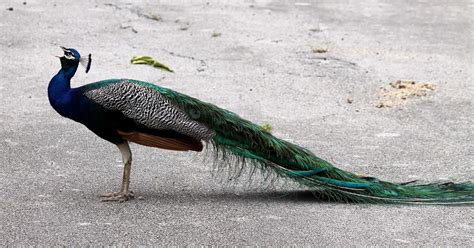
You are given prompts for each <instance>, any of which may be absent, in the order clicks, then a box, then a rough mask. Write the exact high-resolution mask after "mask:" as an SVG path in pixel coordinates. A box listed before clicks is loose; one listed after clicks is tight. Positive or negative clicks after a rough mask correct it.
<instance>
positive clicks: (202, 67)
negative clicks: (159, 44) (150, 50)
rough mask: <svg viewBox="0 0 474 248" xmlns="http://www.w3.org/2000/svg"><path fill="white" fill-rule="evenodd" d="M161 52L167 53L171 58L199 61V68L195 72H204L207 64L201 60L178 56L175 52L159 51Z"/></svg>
mask: <svg viewBox="0 0 474 248" xmlns="http://www.w3.org/2000/svg"><path fill="white" fill-rule="evenodd" d="M161 50H163V51H165V52H167V53H168V54H169V55H171V56H173V57H178V58H184V59H190V60H193V61H199V62H200V63H201V67H199V68H197V71H199V72H201V71H204V70H205V69H206V68H207V63H206V61H204V60H203V59H198V58H196V57H193V56H189V55H183V54H178V53H175V52H172V51H168V50H166V49H161Z"/></svg>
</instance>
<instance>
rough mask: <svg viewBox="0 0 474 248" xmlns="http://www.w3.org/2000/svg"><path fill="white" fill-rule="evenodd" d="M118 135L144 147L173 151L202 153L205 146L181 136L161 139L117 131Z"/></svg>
mask: <svg viewBox="0 0 474 248" xmlns="http://www.w3.org/2000/svg"><path fill="white" fill-rule="evenodd" d="M117 133H118V134H119V135H120V136H121V137H122V138H123V139H125V140H128V141H131V142H134V143H137V144H140V145H144V146H151V147H157V148H161V149H168V150H173V151H197V152H200V151H202V148H203V145H202V143H201V141H199V140H196V139H194V138H192V137H189V136H181V137H176V138H169V137H160V136H156V135H152V134H147V133H141V132H123V131H120V130H117Z"/></svg>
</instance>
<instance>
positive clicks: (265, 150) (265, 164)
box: [137, 82, 474, 204]
mask: <svg viewBox="0 0 474 248" xmlns="http://www.w3.org/2000/svg"><path fill="white" fill-rule="evenodd" d="M137 83H142V82H137ZM143 84H145V83H143ZM146 86H147V87H151V88H153V89H155V90H157V91H159V92H160V93H161V94H163V95H165V96H166V97H168V98H169V99H170V100H172V101H173V102H175V103H176V104H177V105H179V106H180V107H181V108H182V109H183V110H185V111H186V112H187V113H188V114H189V115H190V116H191V117H192V118H193V119H195V120H197V121H199V122H201V123H203V124H205V125H206V126H208V127H209V128H211V129H213V130H214V131H215V132H216V136H215V137H214V139H213V140H212V141H211V143H212V145H213V146H214V148H215V150H216V152H222V153H224V154H226V155H231V156H232V157H236V158H237V159H238V161H240V162H241V163H243V164H254V165H257V166H258V167H259V168H261V169H271V170H273V171H274V172H275V173H277V174H278V175H280V176H283V177H287V178H291V179H293V180H294V181H297V182H299V183H300V184H302V185H305V186H307V187H309V189H311V190H315V191H318V192H319V194H321V195H323V196H326V197H328V198H330V199H334V200H338V201H349V202H364V203H365V202H374V203H377V202H380V203H424V204H464V203H471V204H472V203H474V183H472V182H465V183H457V184H455V183H432V184H414V183H390V182H385V181H381V180H378V179H376V178H371V177H361V176H358V175H355V174H353V173H350V172H346V171H343V170H340V169H338V168H336V167H334V166H333V165H332V164H330V163H329V162H327V161H325V160H323V159H321V158H318V157H317V156H315V155H314V154H313V153H312V152H310V151H309V150H307V149H304V148H302V147H299V146H297V145H294V144H291V143H289V142H287V141H284V140H281V139H278V138H276V137H274V136H273V135H272V134H270V133H269V132H266V131H265V130H264V129H263V128H262V127H260V126H258V125H255V124H253V123H251V122H249V121H247V120H244V119H242V118H240V117H239V116H238V115H236V114H234V113H232V112H230V111H227V110H224V109H221V108H219V107H217V106H215V105H212V104H209V103H205V102H202V101H200V100H198V99H195V98H192V97H189V96H186V95H184V94H181V93H178V92H175V91H172V90H169V89H166V88H162V87H158V86H155V85H150V84H146ZM225 157H228V156H225Z"/></svg>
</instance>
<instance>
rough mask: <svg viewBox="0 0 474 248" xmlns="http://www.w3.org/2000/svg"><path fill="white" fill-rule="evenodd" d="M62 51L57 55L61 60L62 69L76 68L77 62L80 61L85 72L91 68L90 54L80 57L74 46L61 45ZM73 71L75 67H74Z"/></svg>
mask: <svg viewBox="0 0 474 248" xmlns="http://www.w3.org/2000/svg"><path fill="white" fill-rule="evenodd" d="M61 49H62V50H63V52H64V55H63V56H58V57H59V60H60V61H61V67H62V68H64V69H68V68H77V66H78V64H79V63H80V64H81V65H83V66H84V67H85V68H86V73H88V72H89V70H90V68H91V62H92V58H91V54H89V56H87V57H81V55H80V54H79V52H78V51H77V50H76V49H74V48H65V47H61ZM74 71H75V69H74Z"/></svg>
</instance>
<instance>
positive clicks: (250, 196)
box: [138, 190, 360, 204]
mask: <svg viewBox="0 0 474 248" xmlns="http://www.w3.org/2000/svg"><path fill="white" fill-rule="evenodd" d="M138 195H139V196H140V197H142V199H143V200H145V201H147V200H151V201H153V200H160V201H181V200H180V199H187V200H189V201H203V202H204V201H205V202H209V201H233V202H248V201H253V202H266V203H268V202H283V203H288V202H293V203H298V202H300V203H353V204H360V202H356V201H351V200H349V199H336V198H330V197H328V196H327V195H326V194H324V193H323V192H318V191H311V190H285V191H250V192H203V191H181V192H149V191H148V192H142V193H139V194H138Z"/></svg>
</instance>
